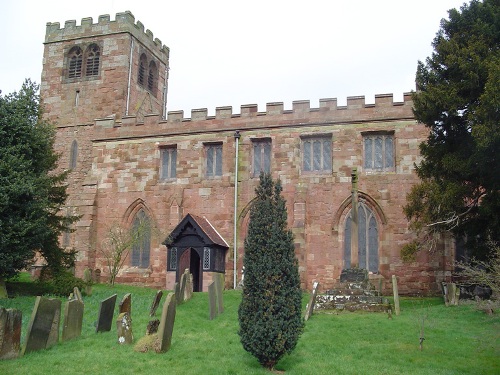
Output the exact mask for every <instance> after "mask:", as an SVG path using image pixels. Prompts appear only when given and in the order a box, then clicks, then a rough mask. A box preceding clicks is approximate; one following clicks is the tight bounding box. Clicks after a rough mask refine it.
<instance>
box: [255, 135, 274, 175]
mask: <svg viewBox="0 0 500 375" xmlns="http://www.w3.org/2000/svg"><path fill="white" fill-rule="evenodd" d="M252 146H253V163H252V167H253V168H252V169H253V171H252V172H253V176H254V177H258V176H259V175H260V172H264V173H269V172H271V139H268V138H264V139H256V140H252Z"/></svg>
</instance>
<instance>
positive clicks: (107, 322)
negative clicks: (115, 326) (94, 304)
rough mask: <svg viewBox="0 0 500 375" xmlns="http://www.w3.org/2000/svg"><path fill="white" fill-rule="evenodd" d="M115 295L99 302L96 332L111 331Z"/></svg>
mask: <svg viewBox="0 0 500 375" xmlns="http://www.w3.org/2000/svg"><path fill="white" fill-rule="evenodd" d="M115 305H116V294H113V295H112V296H111V297H109V298H106V299H105V300H102V301H101V304H100V306H99V314H98V318H97V325H96V328H95V331H96V332H107V331H111V324H112V323H113V314H114V312H115Z"/></svg>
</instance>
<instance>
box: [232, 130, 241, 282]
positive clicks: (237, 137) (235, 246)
mask: <svg viewBox="0 0 500 375" xmlns="http://www.w3.org/2000/svg"><path fill="white" fill-rule="evenodd" d="M240 137H241V134H240V132H239V130H236V131H235V132H234V141H235V147H236V152H235V156H234V228H233V229H234V232H233V261H234V272H233V288H234V289H236V286H237V275H238V270H237V268H236V254H237V252H238V244H237V241H236V240H237V238H236V234H237V226H238V146H239V143H240Z"/></svg>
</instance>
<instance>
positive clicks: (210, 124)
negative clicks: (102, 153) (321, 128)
mask: <svg viewBox="0 0 500 375" xmlns="http://www.w3.org/2000/svg"><path fill="white" fill-rule="evenodd" d="M412 107H413V101H412V94H411V93H404V94H403V101H401V102H395V101H394V100H393V95H392V94H382V95H375V103H366V102H365V97H364V96H351V97H348V98H347V103H346V105H344V106H339V105H338V104H337V99H336V98H327V99H320V100H319V108H312V107H311V105H310V101H309V100H298V101H294V102H292V109H291V110H290V109H284V104H283V102H271V103H267V104H266V109H265V111H259V108H258V106H257V104H246V105H242V106H241V109H240V113H233V109H232V107H231V106H225V107H217V108H216V109H215V115H211V116H209V115H208V110H207V109H206V108H198V109H192V110H191V117H185V116H184V111H169V112H168V115H167V119H166V120H164V119H162V118H161V116H160V115H159V114H154V113H153V114H146V115H145V116H144V117H141V119H140V120H139V119H138V118H136V117H135V116H125V117H123V118H121V119H117V120H115V118H114V117H110V118H105V119H98V120H96V126H97V127H98V128H101V129H115V131H118V133H120V135H119V134H118V133H116V134H115V135H116V136H135V135H137V134H138V132H139V133H141V134H143V135H147V134H150V135H152V134H157V133H158V132H159V131H160V132H165V133H172V134H174V133H200V132H220V131H227V130H230V129H232V128H235V127H236V128H238V129H240V130H244V129H251V128H276V127H287V126H297V125H303V126H308V125H317V124H320V125H321V124H325V125H326V124H348V123H361V122H383V121H397V120H411V119H413V118H414V116H413V112H412ZM137 125H139V126H137ZM117 128H121V130H118V129H117ZM134 128H137V129H136V130H134ZM146 133H147V134H146Z"/></svg>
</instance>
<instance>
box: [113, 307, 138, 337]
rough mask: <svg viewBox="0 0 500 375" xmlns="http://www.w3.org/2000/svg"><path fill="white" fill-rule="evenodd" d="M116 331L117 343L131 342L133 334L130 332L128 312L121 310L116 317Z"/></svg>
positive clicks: (130, 325)
mask: <svg viewBox="0 0 500 375" xmlns="http://www.w3.org/2000/svg"><path fill="white" fill-rule="evenodd" d="M116 331H117V333H118V343H119V344H132V342H133V341H134V335H133V334H132V319H131V318H130V314H129V313H128V312H122V313H120V315H118V318H117V319H116Z"/></svg>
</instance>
